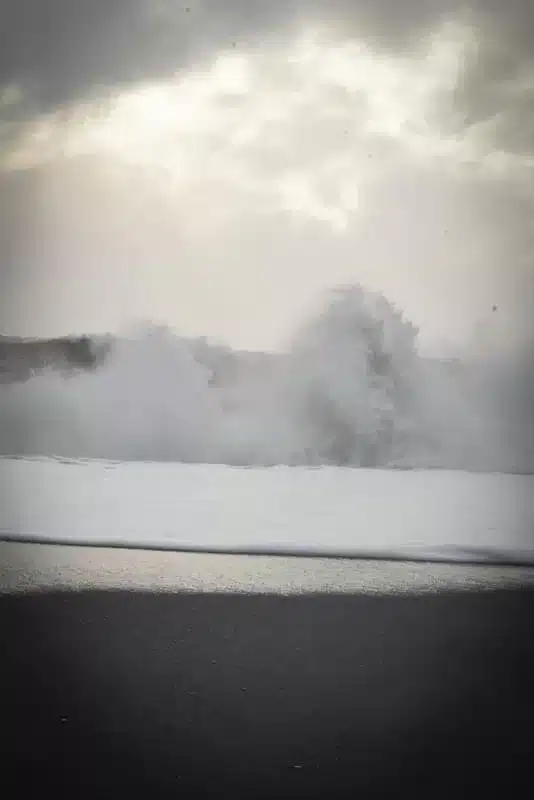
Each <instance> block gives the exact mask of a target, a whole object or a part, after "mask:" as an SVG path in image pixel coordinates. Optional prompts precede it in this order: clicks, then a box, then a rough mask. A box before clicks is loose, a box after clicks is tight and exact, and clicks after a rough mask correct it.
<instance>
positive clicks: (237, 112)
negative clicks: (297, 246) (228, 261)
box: [2, 20, 532, 230]
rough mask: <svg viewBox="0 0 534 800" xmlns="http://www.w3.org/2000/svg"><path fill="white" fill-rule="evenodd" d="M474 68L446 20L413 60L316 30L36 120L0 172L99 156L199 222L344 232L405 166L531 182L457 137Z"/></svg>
mask: <svg viewBox="0 0 534 800" xmlns="http://www.w3.org/2000/svg"><path fill="white" fill-rule="evenodd" d="M477 55H478V42H477V40H476V30H475V29H473V27H472V26H470V25H467V24H465V23H464V22H455V21H451V20H446V21H444V22H443V23H442V24H441V25H440V26H439V27H438V28H437V29H436V30H435V31H432V32H431V33H430V34H429V35H428V36H427V37H425V38H423V39H422V40H421V41H420V42H419V46H418V50H417V51H413V52H412V53H411V54H410V55H405V54H401V55H398V54H397V55H394V54H386V53H383V52H382V53H381V52H379V51H378V52H377V51H376V50H374V49H373V48H372V47H371V46H370V45H368V44H367V43H366V42H365V41H364V40H358V39H354V38H347V37H342V36H339V35H338V34H332V33H331V32H329V31H328V30H325V29H322V28H320V27H319V28H318V27H310V28H305V29H303V30H301V31H299V32H297V33H294V32H293V31H292V32H291V33H290V34H287V35H286V36H284V37H279V38H278V39H277V40H273V41H270V42H268V43H264V44H262V46H261V47H250V48H244V47H235V48H229V49H227V50H226V51H221V52H219V53H218V54H217V55H216V56H214V57H212V58H211V59H209V60H208V59H207V60H206V61H205V62H204V63H202V64H197V65H196V68H195V69H193V68H191V69H190V70H188V71H187V72H183V71H181V72H178V73H175V74H174V76H172V77H171V78H168V79H165V80H159V81H151V82H145V83H143V84H141V85H136V86H135V87H131V88H129V89H126V90H122V91H117V92H114V93H112V94H110V95H108V97H107V98H106V100H105V101H102V100H97V101H94V102H85V103H79V104H73V105H71V106H69V107H64V108H62V109H61V110H59V111H57V112H53V113H49V114H44V115H41V116H39V117H38V118H37V119H35V120H33V121H32V122H31V123H29V124H28V125H27V126H26V127H25V129H24V130H23V132H22V134H21V135H20V136H19V138H18V140H17V141H16V142H15V143H14V145H13V147H12V148H11V151H10V152H9V153H8V154H7V155H6V156H5V157H4V160H3V162H2V163H3V168H4V169H21V168H29V167H32V166H38V165H42V164H46V163H53V162H55V161H57V160H61V159H72V158H80V157H96V158H100V159H104V160H105V161H106V162H108V163H109V164H111V165H112V166H113V165H114V166H115V168H124V167H125V166H133V167H135V168H136V169H138V170H139V169H142V170H144V171H145V174H147V175H149V176H150V177H151V179H153V180H159V181H160V182H161V184H162V185H163V186H164V187H166V190H168V191H171V192H172V193H174V195H175V197H179V196H180V195H182V196H184V193H187V197H188V201H189V202H191V201H193V202H194V200H195V198H198V202H199V204H202V205H203V210H204V212H205V213H206V214H209V206H210V205H211V206H212V207H217V208H218V209H219V211H218V213H221V211H222V212H223V213H225V212H226V211H228V210H230V209H231V207H232V201H233V202H237V203H239V202H241V201H242V199H243V198H245V202H246V204H247V206H248V207H250V204H251V203H252V205H253V206H255V207H256V208H257V209H258V210H269V211H283V212H289V213H291V214H293V215H295V216H296V217H299V216H300V217H303V218H310V219H314V220H319V221H323V222H325V223H326V224H328V225H330V226H331V227H332V228H333V229H335V230H343V229H345V228H346V226H347V225H348V224H349V221H350V218H351V216H352V215H354V214H355V213H357V212H358V209H359V206H360V197H361V195H362V193H363V192H364V191H365V189H366V186H368V185H369V183H370V182H371V183H372V182H373V181H376V180H377V179H380V176H381V175H383V174H384V173H385V172H386V171H387V170H388V169H390V168H391V166H392V165H394V164H395V163H396V161H397V160H398V159H399V158H400V157H406V156H409V157H410V158H412V159H415V160H418V161H423V162H424V161H430V162H439V163H440V164H442V165H443V166H444V167H445V168H446V169H450V170H455V169H458V168H460V167H461V166H466V165H467V166H470V167H471V168H474V169H476V170H479V172H480V173H484V174H488V175H493V174H495V175H497V176H500V175H502V174H515V173H517V174H518V175H521V174H523V172H524V170H525V169H530V167H531V166H532V160H531V158H530V155H529V154H524V153H522V152H513V151H512V150H504V149H492V148H490V147H487V146H485V142H483V141H482V140H481V137H480V136H479V135H478V134H479V131H480V126H477V125H474V124H473V125H472V126H468V127H466V128H465V129H461V128H460V129H458V126H457V124H456V118H457V115H458V111H457V110H456V109H455V107H454V104H453V103H452V102H451V98H452V97H453V96H454V93H455V91H456V89H457V87H458V85H459V84H460V83H461V81H462V78H463V71H464V69H465V65H466V64H467V65H469V64H470V63H471V61H472V60H473V59H474V58H476V57H477ZM477 136H478V138H477ZM239 197H240V198H241V201H240V200H239ZM222 199H225V201H224V202H221V200H222Z"/></svg>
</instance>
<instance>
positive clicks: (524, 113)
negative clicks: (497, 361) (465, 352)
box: [0, 0, 534, 351]
mask: <svg viewBox="0 0 534 800" xmlns="http://www.w3.org/2000/svg"><path fill="white" fill-rule="evenodd" d="M533 53H534V5H533V4H532V3H531V2H530V0H522V1H521V0H512V2H507V3H503V2H500V0H487V1H484V2H483V0H478V2H473V3H470V4H465V3H461V2H456V0H443V1H442V2H438V0H434V2H432V1H431V0H409V1H408V2H399V0H378V2H373V3H367V2H365V3H364V2H360V1H359V0H354V1H353V2H349V0H328V2H327V0H315V2H304V0H300V1H299V0H295V1H294V2H279V1H276V0H273V2H265V0H240V1H239V2H238V0H230V1H229V2H226V1H225V0H199V1H198V2H195V0H184V2H183V3H182V2H173V0H159V1H156V0H153V2H148V1H147V0H93V1H92V2H82V0H79V2H76V0H46V1H45V0H17V2H15V1H14V0H4V2H3V3H2V18H1V24H0V148H1V150H0V269H1V273H0V329H1V330H0V332H2V333H9V334H17V335H32V336H40V335H44V336H50V335H59V334H67V333H75V332H101V331H108V330H109V331H116V330H119V329H121V328H123V327H124V326H125V325H127V324H128V323H130V322H131V321H132V320H133V319H139V318H144V319H151V320H154V321H156V322H165V323H167V324H169V325H171V326H172V327H174V328H176V329H177V330H179V331H180V332H181V333H183V334H184V335H200V334H206V335H208V336H210V337H213V338H214V339H218V340H221V341H225V342H228V343H229V344H232V345H234V346H237V347H246V348H260V349H276V348H279V347H280V346H282V345H283V344H284V342H285V341H286V340H287V339H288V337H290V336H291V335H292V333H293V331H294V330H295V329H296V328H297V327H298V326H299V325H300V323H301V322H302V320H303V319H305V318H306V317H308V316H309V314H310V313H312V312H313V310H314V309H315V308H316V307H317V305H318V304H319V303H320V298H321V296H322V293H323V292H324V290H325V289H327V288H328V287H330V286H332V285H335V284H338V283H347V282H361V283H363V284H365V285H366V286H368V287H369V288H371V289H372V290H379V291H382V292H384V293H385V294H386V296H387V297H388V298H389V299H390V300H392V301H393V302H395V303H396V304H398V305H399V306H400V307H401V308H402V309H403V311H404V312H405V314H406V316H407V317H408V318H409V319H411V320H412V321H413V322H414V323H415V324H416V325H417V326H419V327H420V331H421V333H420V336H421V344H422V346H423V347H426V348H432V349H437V350H441V351H445V350H447V351H451V350H453V351H454V350H457V349H458V348H472V347H475V346H480V345H481V344H483V343H485V344H486V345H487V344H488V342H489V341H491V344H492V346H494V345H496V344H502V345H505V346H508V345H512V346H515V345H516V344H517V343H518V342H519V341H521V340H525V339H526V338H527V337H530V336H532V335H533V331H532V322H531V317H532V313H531V311H532V307H531V301H532V290H533V286H534V260H533V255H532V253H533V244H534V233H533V226H532V218H533V213H534V193H533V187H534V182H533V177H534V56H533V55H532V54H533ZM495 303H496V304H498V314H497V315H495V314H492V313H491V308H492V305H493V304H495Z"/></svg>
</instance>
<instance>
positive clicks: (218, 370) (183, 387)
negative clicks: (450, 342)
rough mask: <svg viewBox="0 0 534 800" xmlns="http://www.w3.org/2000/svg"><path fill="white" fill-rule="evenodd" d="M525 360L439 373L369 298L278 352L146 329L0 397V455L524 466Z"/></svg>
mask: <svg viewBox="0 0 534 800" xmlns="http://www.w3.org/2000/svg"><path fill="white" fill-rule="evenodd" d="M530 355H531V354H530V353H516V354H515V355H514V358H513V359H512V358H507V359H504V358H502V357H499V358H497V357H493V358H486V359H484V360H482V359H479V360H477V361H474V360H471V361H469V362H468V361H463V362H462V361H458V360H457V361H454V362H451V361H449V362H445V361H439V360H435V359H434V360H432V359H428V358H423V357H422V356H420V355H419V354H418V349H417V330H416V329H415V328H414V326H413V325H411V324H410V322H409V321H407V320H406V319H405V318H404V316H403V315H402V313H401V312H400V311H399V310H398V309H396V308H395V307H394V306H393V305H392V304H391V303H389V302H388V301H387V300H386V299H385V298H384V297H383V296H382V295H378V294H374V293H370V292H367V291H365V290H364V289H363V288H361V287H359V286H351V287H346V288H343V289H338V290H336V291H334V292H332V293H331V295H330V296H329V299H328V302H327V304H326V305H325V308H324V310H323V312H322V313H320V314H319V315H318V316H317V317H316V318H314V319H312V320H310V322H309V323H308V324H307V325H305V326H304V327H303V329H302V330H300V331H299V332H298V334H297V335H296V336H295V338H294V340H293V341H292V342H291V344H290V346H289V347H288V349H287V351H286V352H285V353H283V354H278V355H266V354H251V353H239V352H236V351H232V350H230V349H228V348H223V347H217V346H214V345H211V344H209V343H208V342H206V341H205V340H187V339H183V338H181V337H179V336H177V335H176V334H174V333H173V332H172V331H170V330H168V329H166V328H161V327H158V326H154V325H150V324H149V325H145V326H141V327H140V328H139V329H137V330H135V331H133V332H131V333H130V334H129V335H128V336H124V337H121V338H117V339H116V340H115V341H114V343H113V347H112V349H111V352H110V353H109V355H108V357H107V359H106V360H105V361H104V363H103V364H102V365H101V366H100V367H99V368H97V369H95V370H91V371H78V372H77V373H75V374H73V375H69V376H67V375H61V374H58V373H57V372H54V371H52V370H50V369H45V370H43V371H40V372H39V373H38V374H35V375H34V376H33V377H32V378H30V379H29V380H27V381H25V382H18V383H9V384H4V385H2V386H0V450H1V452H2V453H3V454H10V455H47V456H50V455H55V456H63V457H72V458H78V457H79V458H106V459H115V460H133V459H143V460H156V461H159V460H173V461H185V462H210V463H224V464H233V465H243V466H244V465H251V466H261V465H265V466H267V465H273V464H290V465H309V466H315V465H322V464H335V465H344V466H363V467H404V468H429V467H434V468H453V469H454V468H458V469H470V470H482V471H514V472H529V471H532V470H533V469H534V434H533V428H534V425H533V421H534V420H533V417H534V374H533V370H532V368H531V362H530Z"/></svg>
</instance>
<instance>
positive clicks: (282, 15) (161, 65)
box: [0, 0, 534, 108]
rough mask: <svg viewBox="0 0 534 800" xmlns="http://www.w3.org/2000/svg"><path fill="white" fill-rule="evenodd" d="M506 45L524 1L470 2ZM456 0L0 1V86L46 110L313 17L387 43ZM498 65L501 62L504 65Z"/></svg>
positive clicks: (528, 17)
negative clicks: (17, 88) (14, 88)
mask: <svg viewBox="0 0 534 800" xmlns="http://www.w3.org/2000/svg"><path fill="white" fill-rule="evenodd" d="M471 5H472V6H473V5H474V6H475V7H478V10H483V12H484V14H485V15H486V16H487V15H489V16H490V17H491V18H492V19H493V20H494V21H495V23H496V25H497V26H498V27H499V29H500V30H501V31H502V34H503V37H505V39H506V40H507V41H508V43H509V44H508V46H510V47H511V48H512V50H513V51H514V55H516V54H517V53H518V52H520V51H521V52H523V53H526V52H528V50H529V46H530V45H531V44H532V42H533V41H534V36H533V30H534V10H533V9H534V5H533V4H532V3H531V2H530V0H508V2H506V3H503V2H501V0H476V2H475V3H474V4H473V3H472V4H471ZM464 6H465V3H463V2H462V0H373V2H367V0H284V1H283V2H282V0H269V2H267V1H266V0H90V2H89V1H86V0H3V2H2V10H1V12H0V13H1V17H0V85H2V84H3V85H9V84H12V83H16V84H20V85H21V86H22V87H24V89H25V90H26V92H27V93H28V94H29V95H30V96H31V97H32V98H33V100H34V102H35V104H36V106H38V107H39V108H47V107H50V106H55V105H58V104H62V103H65V102H69V101H71V100H72V99H74V98H76V97H78V96H81V95H84V94H86V93H87V92H90V91H92V90H93V89H95V88H100V87H103V86H107V85H114V84H117V83H122V82H129V81H137V80H140V79H143V78H147V77H152V76H155V75H159V74H162V73H166V72H169V71H173V70H175V69H177V68H180V67H181V66H184V65H186V64H188V63H190V61H191V59H193V58H195V57H196V56H197V55H199V54H202V53H203V52H206V51H207V50H209V49H210V48H215V47H220V46H231V44H232V42H234V41H242V40H243V39H250V38H254V39H255V38H258V37H259V38H261V37H263V36H268V35H270V34H271V33H273V32H276V31H277V30H278V29H280V28H283V27H284V26H286V25H287V24H290V23H291V22H293V21H295V20H300V19H306V18H311V19H314V18H320V19H324V20H326V21H327V22H332V23H333V24H340V25H342V26H343V27H344V29H345V30H350V29H351V28H354V29H359V30H363V31H365V34H366V35H367V36H368V37H370V38H373V39H376V40H377V43H378V42H379V43H380V44H381V45H383V46H385V47H389V48H394V49H401V48H402V47H404V46H407V45H409V44H411V43H412V42H413V41H417V39H418V37H420V36H421V35H422V34H423V33H424V32H425V31H426V30H428V29H429V28H430V27H431V26H432V25H434V24H435V23H436V22H437V21H438V20H439V19H440V18H441V17H443V16H447V15H450V14H455V13H457V12H458V11H460V10H461V9H463V8H464ZM502 67H503V68H504V69H506V68H507V66H506V64H503V65H502Z"/></svg>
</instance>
